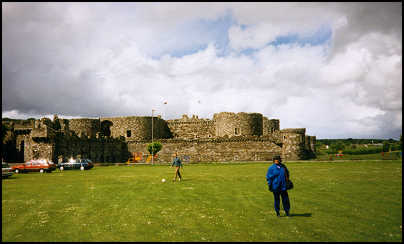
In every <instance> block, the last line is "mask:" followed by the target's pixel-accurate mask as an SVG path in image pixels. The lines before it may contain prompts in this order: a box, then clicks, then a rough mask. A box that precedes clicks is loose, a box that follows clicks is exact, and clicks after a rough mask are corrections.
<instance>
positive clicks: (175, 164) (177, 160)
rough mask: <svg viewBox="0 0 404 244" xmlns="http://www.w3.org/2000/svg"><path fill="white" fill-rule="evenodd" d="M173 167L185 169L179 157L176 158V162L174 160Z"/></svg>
mask: <svg viewBox="0 0 404 244" xmlns="http://www.w3.org/2000/svg"><path fill="white" fill-rule="evenodd" d="M171 166H181V167H183V166H182V162H181V159H180V158H179V157H175V158H174V160H173V163H172V164H171Z"/></svg>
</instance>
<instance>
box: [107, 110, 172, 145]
mask: <svg viewBox="0 0 404 244" xmlns="http://www.w3.org/2000/svg"><path fill="white" fill-rule="evenodd" d="M101 121H102V122H103V121H110V122H112V126H111V127H110V130H111V136H112V137H114V138H119V137H120V136H123V137H124V138H125V140H150V139H151V138H152V117H151V116H148V117H135V116H131V117H115V118H101ZM128 131H130V132H128ZM128 133H130V136H128ZM170 137H171V133H170V130H169V128H168V126H167V122H166V121H165V120H163V119H161V118H159V117H153V138H155V139H160V138H170Z"/></svg>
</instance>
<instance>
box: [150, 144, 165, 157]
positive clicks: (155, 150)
mask: <svg viewBox="0 0 404 244" xmlns="http://www.w3.org/2000/svg"><path fill="white" fill-rule="evenodd" d="M162 148H163V145H162V144H161V143H160V142H158V141H156V142H153V143H150V144H148V145H147V151H149V153H150V154H153V155H156V154H157V153H158V152H159V151H160V150H161V149H162Z"/></svg>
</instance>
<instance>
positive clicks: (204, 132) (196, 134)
mask: <svg viewBox="0 0 404 244" xmlns="http://www.w3.org/2000/svg"><path fill="white" fill-rule="evenodd" d="M167 125H168V127H169V129H170V131H171V133H172V136H173V138H186V139H194V138H213V137H215V129H216V128H215V122H214V121H212V120H209V119H199V118H198V116H196V115H192V118H189V117H188V116H187V115H186V114H184V115H182V118H181V119H174V120H167Z"/></svg>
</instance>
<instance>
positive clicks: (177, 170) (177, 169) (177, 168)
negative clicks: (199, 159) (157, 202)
mask: <svg viewBox="0 0 404 244" xmlns="http://www.w3.org/2000/svg"><path fill="white" fill-rule="evenodd" d="M174 156H175V158H174V160H173V163H172V164H171V167H173V166H175V177H174V179H173V181H176V180H177V175H178V177H179V178H180V179H179V180H180V181H181V179H182V177H181V173H180V167H181V168H184V166H183V165H182V162H181V159H180V158H179V157H178V153H174Z"/></svg>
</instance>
